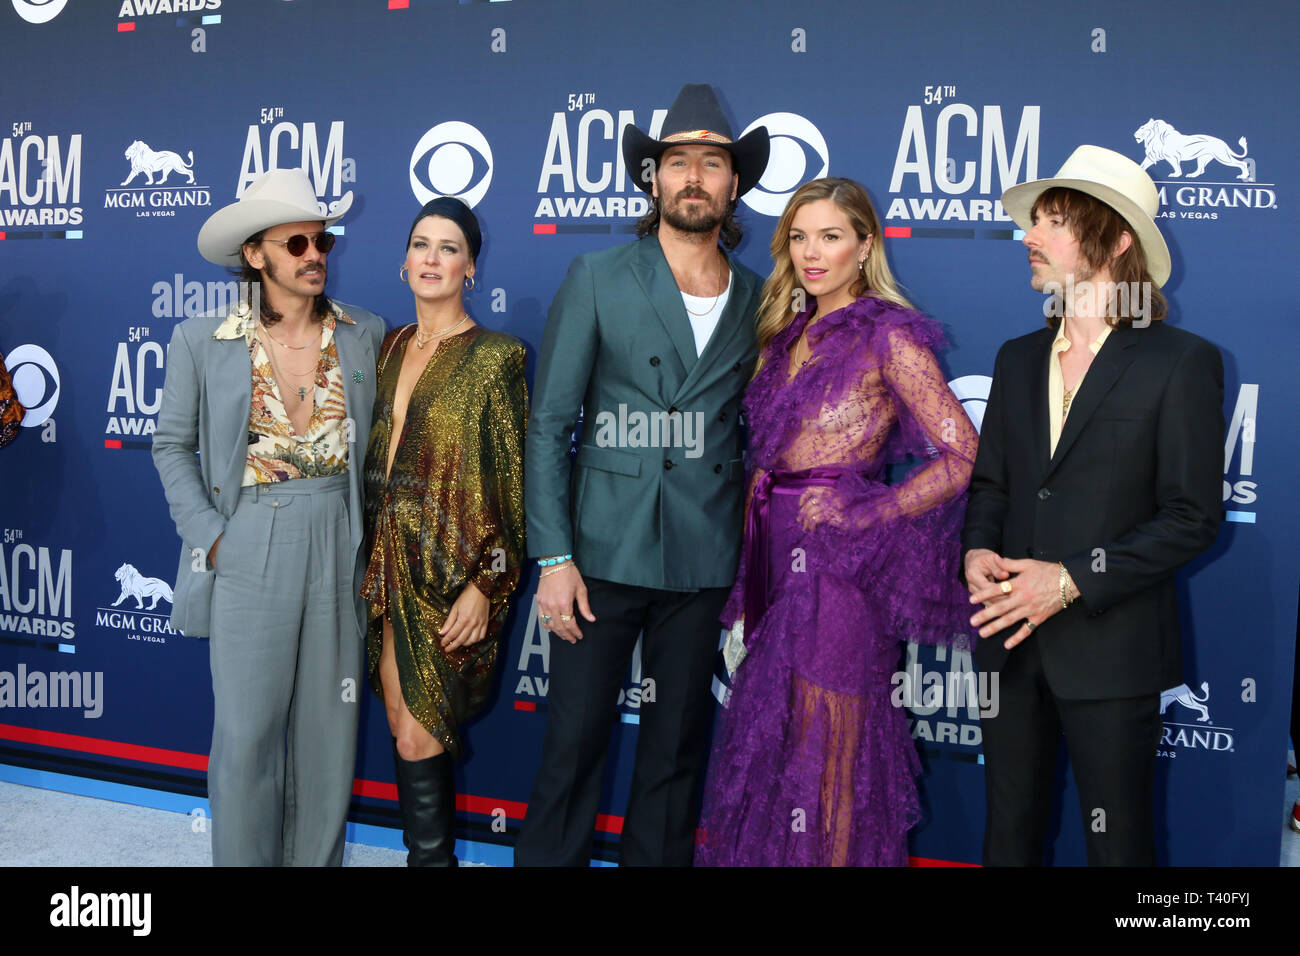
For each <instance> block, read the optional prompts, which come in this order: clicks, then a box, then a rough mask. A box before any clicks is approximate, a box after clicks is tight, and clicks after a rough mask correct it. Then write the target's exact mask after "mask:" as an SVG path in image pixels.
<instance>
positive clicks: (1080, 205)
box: [1029, 186, 1169, 328]
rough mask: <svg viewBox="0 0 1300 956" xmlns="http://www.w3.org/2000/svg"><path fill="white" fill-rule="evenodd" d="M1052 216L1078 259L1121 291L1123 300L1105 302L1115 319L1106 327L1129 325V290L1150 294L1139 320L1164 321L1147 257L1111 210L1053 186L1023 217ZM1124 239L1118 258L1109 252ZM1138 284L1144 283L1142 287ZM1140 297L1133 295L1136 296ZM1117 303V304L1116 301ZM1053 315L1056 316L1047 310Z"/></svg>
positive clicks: (1052, 319)
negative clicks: (1106, 276) (1146, 313)
mask: <svg viewBox="0 0 1300 956" xmlns="http://www.w3.org/2000/svg"><path fill="white" fill-rule="evenodd" d="M1051 214H1056V215H1059V216H1060V217H1061V219H1062V220H1063V221H1064V222H1065V223H1066V225H1067V226H1068V227H1069V229H1070V235H1072V236H1074V238H1075V240H1076V241H1077V242H1078V243H1079V255H1081V256H1082V257H1083V260H1084V261H1085V262H1086V263H1088V267H1089V268H1090V269H1092V270H1093V271H1094V272H1097V271H1099V270H1101V269H1108V270H1109V271H1110V279H1111V281H1112V282H1113V283H1115V285H1114V286H1112V289H1123V290H1124V291H1125V293H1126V294H1125V295H1123V296H1108V297H1107V311H1108V312H1109V311H1111V307H1112V306H1113V307H1114V311H1115V312H1116V313H1117V314H1115V315H1109V314H1108V315H1107V316H1106V321H1107V323H1109V324H1110V325H1112V326H1115V325H1123V324H1127V323H1131V322H1132V321H1133V314H1132V313H1133V310H1132V306H1133V304H1134V303H1133V302H1132V301H1131V296H1130V295H1128V294H1127V292H1128V290H1129V289H1138V290H1142V289H1143V288H1148V289H1150V290H1151V302H1150V308H1151V314H1150V315H1149V316H1146V317H1144V318H1150V319H1151V320H1152V321H1159V320H1161V319H1163V318H1165V317H1166V316H1168V315H1169V303H1168V302H1167V301H1165V297H1164V295H1163V293H1161V291H1160V290H1159V289H1158V288H1157V287H1156V284H1155V282H1154V280H1152V278H1151V272H1150V270H1149V269H1148V268H1147V255H1146V252H1145V251H1144V250H1143V248H1142V243H1141V242H1139V241H1138V237H1137V233H1136V232H1134V230H1133V227H1132V226H1130V225H1129V224H1128V223H1127V222H1126V221H1125V219H1124V217H1123V216H1121V215H1120V214H1119V213H1117V212H1116V211H1115V210H1114V209H1113V208H1112V207H1110V206H1108V205H1107V204H1106V203H1104V202H1102V201H1101V200H1100V199H1096V198H1094V197H1092V196H1089V195H1088V194H1087V193H1084V192H1080V191H1079V190H1077V189H1069V188H1067V187H1064V186H1054V187H1053V188H1051V189H1045V190H1043V192H1042V194H1041V195H1039V197H1038V199H1037V200H1036V201H1035V202H1034V207H1033V209H1031V210H1030V211H1029V216H1030V218H1031V219H1037V218H1038V217H1039V216H1042V215H1051ZM1126 232H1127V233H1128V234H1129V235H1130V236H1132V237H1133V241H1132V242H1130V243H1129V246H1128V248H1127V249H1125V250H1124V251H1123V252H1121V253H1120V254H1119V255H1118V256H1113V255H1112V252H1113V250H1114V249H1115V247H1116V246H1117V245H1119V240H1120V236H1122V235H1123V234H1124V233H1126ZM1141 283H1148V285H1146V286H1145V287H1144V286H1142V285H1141ZM1140 294H1141V293H1140V292H1139V295H1140ZM1120 300H1122V302H1121V301H1120ZM1051 311H1052V312H1053V313H1055V312H1057V311H1058V310H1055V309H1053V310H1051ZM1047 324H1048V325H1049V326H1050V327H1051V328H1056V327H1057V326H1058V325H1060V324H1061V317H1060V316H1059V315H1055V314H1053V315H1049V316H1048V317H1047Z"/></svg>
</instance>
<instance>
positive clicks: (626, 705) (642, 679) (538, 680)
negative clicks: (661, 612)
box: [514, 593, 655, 724]
mask: <svg viewBox="0 0 1300 956" xmlns="http://www.w3.org/2000/svg"><path fill="white" fill-rule="evenodd" d="M557 640H558V638H557ZM515 672H516V677H515V690H514V697H515V703H514V708H515V710H522V711H529V712H533V711H543V710H545V709H546V695H547V693H548V692H549V691H550V683H551V677H550V675H551V635H550V633H549V632H548V631H544V630H542V628H541V624H540V622H539V621H538V619H537V595H536V593H534V594H533V597H532V605H531V607H530V608H529V614H528V629H527V630H526V631H525V632H524V640H523V645H522V646H521V647H520V649H519V661H518V663H517V665H516V667H515ZM654 699H655V682H654V679H653V678H650V677H646V676H644V675H643V674H642V672H641V639H640V638H639V637H638V638H637V642H636V649H635V650H634V651H633V653H632V664H631V667H630V669H629V671H628V676H627V677H626V678H625V679H624V681H623V686H622V687H621V688H619V692H618V714H619V719H620V720H621V721H623V722H624V723H628V724H635V723H639V722H640V713H641V704H642V703H652V702H653V701H654Z"/></svg>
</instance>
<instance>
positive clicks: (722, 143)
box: [623, 83, 771, 196]
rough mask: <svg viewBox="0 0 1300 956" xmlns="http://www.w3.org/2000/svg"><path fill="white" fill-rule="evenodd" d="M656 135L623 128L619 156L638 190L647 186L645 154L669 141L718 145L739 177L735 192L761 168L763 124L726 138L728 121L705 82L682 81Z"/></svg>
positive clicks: (656, 152)
mask: <svg viewBox="0 0 1300 956" xmlns="http://www.w3.org/2000/svg"><path fill="white" fill-rule="evenodd" d="M660 134H661V136H662V137H663V138H662V139H652V138H651V137H650V136H647V135H646V134H645V133H643V132H641V131H640V130H639V129H637V128H636V127H635V126H628V127H627V128H626V129H625V130H623V162H624V164H625V165H626V167H627V171H628V173H630V174H631V176H632V180H633V181H634V182H635V183H636V184H637V186H639V187H640V188H641V189H642V190H643V191H644V192H647V193H648V192H650V189H651V184H652V182H653V179H652V177H651V176H650V175H649V171H650V170H652V169H653V168H654V167H653V165H647V164H646V163H645V161H646V160H647V159H650V160H653V161H654V162H655V163H657V162H658V161H659V157H660V156H662V155H663V152H664V150H666V149H667V148H668V147H669V146H680V145H682V144H687V145H691V144H696V145H700V146H704V145H712V146H719V147H721V148H722V149H725V150H726V151H727V152H728V153H730V154H731V167H732V169H733V170H734V171H735V173H736V174H737V175H738V176H739V177H740V184H739V187H738V189H737V193H736V195H738V196H743V195H744V194H745V193H747V192H749V190H750V189H751V188H753V186H754V184H755V183H757V182H758V180H759V178H760V177H761V176H762V175H763V171H764V170H765V169H767V154H768V150H769V147H770V145H771V144H770V142H769V139H768V135H767V127H766V126H760V127H758V128H757V129H753V130H750V131H749V132H748V133H746V134H745V135H744V136H742V137H741V138H740V139H739V140H735V141H733V140H732V136H731V124H730V123H728V122H727V117H726V116H724V115H723V113H722V106H721V104H719V103H718V97H717V95H716V94H715V93H714V92H713V87H711V86H709V85H708V84H707V83H687V84H686V85H685V86H683V87H682V91H681V92H680V93H678V94H677V99H676V100H674V101H673V105H672V106H671V107H669V109H668V115H667V116H665V117H664V122H663V127H662V129H661V131H660Z"/></svg>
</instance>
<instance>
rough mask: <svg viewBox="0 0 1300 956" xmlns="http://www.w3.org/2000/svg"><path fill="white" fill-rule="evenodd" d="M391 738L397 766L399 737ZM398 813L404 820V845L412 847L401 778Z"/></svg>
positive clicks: (398, 793)
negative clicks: (408, 833)
mask: <svg viewBox="0 0 1300 956" xmlns="http://www.w3.org/2000/svg"><path fill="white" fill-rule="evenodd" d="M390 739H391V740H392V741H393V766H394V767H396V766H397V765H398V762H399V761H400V760H401V759H402V758H401V755H400V754H398V752H397V738H396V737H392V738H390ZM397 815H398V816H399V817H400V818H401V820H402V846H404V847H406V848H407V849H408V850H409V849H410V848H411V840H410V838H409V837H408V836H407V835H406V798H405V797H403V795H402V784H401V781H400V780H399V781H398V783H397Z"/></svg>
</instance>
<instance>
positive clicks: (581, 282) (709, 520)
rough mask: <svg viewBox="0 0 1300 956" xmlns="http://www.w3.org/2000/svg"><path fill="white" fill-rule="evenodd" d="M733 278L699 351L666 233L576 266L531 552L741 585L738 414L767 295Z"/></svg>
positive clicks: (544, 443)
mask: <svg viewBox="0 0 1300 956" xmlns="http://www.w3.org/2000/svg"><path fill="white" fill-rule="evenodd" d="M731 275H732V278H731V294H730V298H729V299H728V301H727V307H726V309H725V310H724V311H723V313H722V317H721V319H720V320H719V322H718V327H717V328H716V329H715V331H714V333H713V336H712V338H711V339H710V340H709V343H708V345H707V346H706V347H705V349H704V354H703V355H701V356H699V357H698V358H697V357H696V354H695V338H694V334H693V332H692V330H691V324H690V320H689V318H688V317H687V315H686V309H685V306H684V305H683V304H682V297H681V293H680V292H679V290H678V288H677V284H676V282H675V281H674V280H673V275H672V270H671V269H669V267H668V262H667V260H666V259H664V254H663V250H662V249H661V248H660V246H659V240H658V239H657V238H655V237H653V236H648V237H646V238H644V239H641V240H639V241H637V242H633V243H629V244H627V245H623V246H617V247H615V248H612V249H606V250H603V251H601V252H595V253H590V254H588V255H584V256H579V257H578V258H577V259H575V260H574V261H573V264H572V265H571V266H570V267H569V274H568V276H567V277H566V278H565V280H564V284H563V285H562V286H561V287H560V291H559V292H558V293H557V294H556V296H555V301H554V302H553V303H552V304H551V309H550V312H549V314H548V316H547V321H546V332H545V334H544V336H543V339H542V348H541V352H540V354H539V357H538V363H537V376H536V379H535V382H534V387H533V388H534V405H533V412H532V418H531V421H530V424H529V427H528V440H527V457H526V462H525V481H524V494H525V511H526V513H527V516H528V553H529V555H530V556H531V557H544V556H549V555H556V554H570V553H571V554H573V555H574V556H575V560H576V561H577V564H578V567H579V569H580V570H581V571H582V573H583V574H584V575H586V576H588V577H593V578H600V579H602V580H606V581H615V582H618V583H621V584H632V585H638V586H641V587H650V588H664V589H668V590H680V591H692V590H697V589H700V588H713V587H730V586H731V584H732V582H733V580H734V579H735V574H736V562H737V557H738V555H739V548H740V537H741V519H742V513H743V492H744V465H743V462H742V458H741V439H740V431H739V429H738V426H737V418H738V417H739V410H740V399H741V395H742V393H743V392H744V389H745V385H746V384H747V383H748V381H749V377H750V375H751V373H752V372H753V369H754V361H755V359H756V357H757V346H756V344H755V338H754V326H755V315H756V313H757V311H758V301H759V293H760V291H761V280H760V279H759V277H758V276H757V275H755V274H754V273H753V272H751V271H750V270H749V269H746V268H745V267H744V266H742V265H740V264H739V263H737V262H734V261H733V262H731ZM580 410H581V412H582V416H583V434H582V443H581V447H580V448H579V450H578V456H577V460H576V461H575V462H574V463H573V466H572V469H571V468H570V463H569V447H570V438H571V435H572V433H573V430H574V427H575V425H576V423H577V419H578V414H579V411H580Z"/></svg>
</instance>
